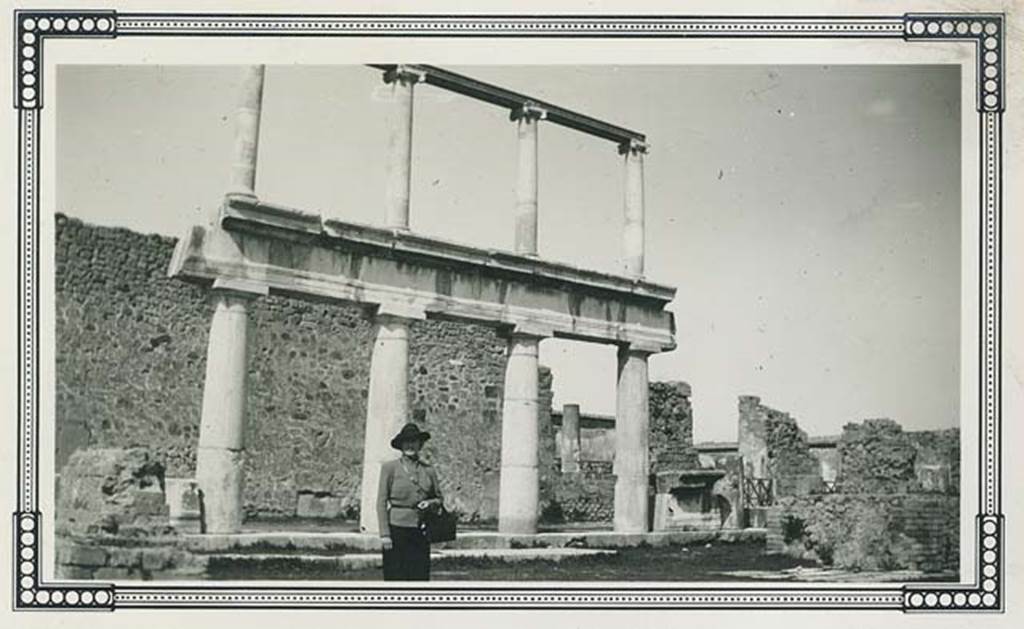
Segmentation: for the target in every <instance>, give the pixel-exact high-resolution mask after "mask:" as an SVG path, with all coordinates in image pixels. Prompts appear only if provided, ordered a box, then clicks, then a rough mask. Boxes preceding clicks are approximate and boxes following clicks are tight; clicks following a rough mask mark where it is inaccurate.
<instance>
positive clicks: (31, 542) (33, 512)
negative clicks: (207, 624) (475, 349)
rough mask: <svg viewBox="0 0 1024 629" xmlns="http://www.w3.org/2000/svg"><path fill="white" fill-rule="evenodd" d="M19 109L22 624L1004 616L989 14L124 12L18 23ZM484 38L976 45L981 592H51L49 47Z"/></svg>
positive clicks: (995, 83) (26, 16) (164, 588)
mask: <svg viewBox="0 0 1024 629" xmlns="http://www.w3.org/2000/svg"><path fill="white" fill-rule="evenodd" d="M14 19H15V37H16V39H15V41H14V51H13V55H14V60H15V63H14V85H15V86H16V89H15V91H14V103H13V104H14V107H15V108H16V109H17V110H18V114H17V117H18V135H17V142H18V145H17V154H18V197H17V208H18V210H17V211H18V217H19V233H18V240H19V250H18V260H19V264H18V269H17V273H18V303H17V312H18V330H17V334H18V357H17V365H18V372H19V380H18V385H19V391H18V416H17V419H18V421H17V431H18V432H17V450H18V453H17V473H18V477H17V479H16V482H17V487H18V493H17V511H16V512H15V513H14V515H13V518H14V519H13V532H14V537H15V546H14V552H15V556H14V562H13V565H12V566H11V567H10V569H11V570H12V571H13V573H14V577H13V578H14V593H13V594H14V605H15V609H16V610H39V611H43V610H46V611H58V610H83V609H97V610H116V609H126V608H134V609H158V608H159V609H169V608H173V609H210V608H218V607H231V608H235V609H237V608H253V609H258V608H296V609H298V608H352V609H371V608H388V609H395V608H410V609H429V608H446V609H452V608H466V609H470V608H489V607H494V608H497V607H500V608H522V609H526V608H531V609H532V608H547V609H609V608H614V609H652V608H662V609H813V610H855V609H868V610H892V611H936V612H954V611H955V612H965V611H975V612H977V611H988V612H1000V611H1002V610H1004V609H1005V607H1006V605H1005V596H1006V594H1007V592H1008V590H1007V588H1006V585H1005V580H1004V562H1003V553H1004V546H1005V544H1004V522H1003V510H1002V505H1001V497H1002V496H1001V490H1002V486H1003V485H1002V475H1001V470H1002V468H1001V465H1002V457H1001V433H1002V430H1001V420H1002V417H1001V408H1000V404H1001V394H1000V379H1001V355H1002V354H1001V345H1000V343H1001V325H1002V321H1001V301H1002V299H1001V298H1002V285H1001V281H1002V250H1001V242H1002V202H1003V201H1002V200H1003V187H1002V159H1003V143H1002V123H1003V112H1004V107H1005V101H1006V98H1005V93H1006V91H1005V74H1006V72H1005V70H1006V67H1005V56H1006V46H1005V39H1004V33H1005V30H1006V27H1007V24H1006V20H1005V16H1004V15H1002V14H990V13H950V14H930V13H929V14H925V13H909V14H904V15H892V16H877V17H863V16H816V17H809V16H808V17H795V16H787V17H727V16H723V17H707V16H614V17H602V16H578V17H537V16H522V17H518V16H485V15H477V16H471V15H464V16H455V15H452V16H410V15H393V16H388V15H374V16H360V15H336V16H323V15H315V16H314V15H309V16H304V15H301V14H299V15H268V14H260V15H255V14H253V15H246V14H217V15H213V14H202V13H196V14H174V15H168V14H160V13H116V12H114V11H72V10H46V11H34V10H18V11H15V18H14ZM467 35H472V36H475V37H494V38H551V37H561V38H565V37H589V38H594V37H605V38H611V37H616V38H640V37H646V38H652V37H654V38H673V37H686V38H703V39H709V40H713V39H717V38H749V39H760V40H765V41H773V40H782V39H792V38H816V39H831V38H835V39H859V40H876V39H888V40H902V41H905V42H907V44H908V45H913V44H914V43H915V42H944V41H945V42H960V43H963V42H968V43H974V44H975V56H976V65H977V73H976V80H977V85H976V103H975V107H976V110H977V114H978V117H977V120H978V125H979V130H980V133H979V135H980V163H979V164H978V171H977V176H978V186H979V189H980V198H979V199H978V206H977V213H978V217H979V221H980V226H981V229H980V234H979V237H980V243H979V253H980V273H981V278H980V291H979V294H978V296H977V298H978V301H977V308H978V311H979V314H980V338H979V339H978V343H979V348H980V355H979V356H978V357H977V359H978V361H979V364H980V374H979V378H980V380H979V385H978V387H979V389H978V390H979V399H978V401H977V408H978V415H977V417H975V418H973V419H970V421H974V422H976V423H977V429H978V441H979V444H980V448H979V452H978V461H977V463H978V482H979V484H980V486H979V488H978V490H979V494H978V496H979V500H978V504H977V512H976V530H975V536H976V556H975V557H974V563H975V579H974V580H973V582H970V583H959V584H925V583H922V584H906V585H900V584H893V585H882V586H871V587H845V586H844V587H821V586H814V585H802V586H799V587H788V586H787V587H770V586H769V587H765V586H761V585H758V586H753V585H739V586H734V587H733V586H730V587H725V586H721V585H717V586H708V587H688V586H683V585H678V586H677V585H671V584H666V585H664V586H659V587H654V588H652V587H631V586H629V585H628V584H614V585H609V586H607V587H574V586H552V585H545V584H541V583H536V584H529V585H524V586H521V587H516V588H508V587H500V586H493V587H490V586H481V585H472V586H466V587H455V586H448V587H437V586H433V587H420V588H408V587H404V588H403V587H392V588H387V589H385V588H383V587H380V586H377V587H368V586H361V587H356V586H345V585H338V586H335V585H332V586H323V587H301V588H299V587H288V586H287V584H284V583H282V584H281V585H280V586H274V587H263V586H261V587H246V586H244V585H239V586H231V585H225V584H220V583H213V582H205V583H197V584H195V585H189V586H180V585H162V584H159V583H146V584H141V583H140V584H116V585H115V584H103V583H93V582H78V583H58V582H45V581H44V580H43V579H42V577H41V575H42V573H43V560H44V558H45V557H46V555H48V554H49V553H50V552H52V551H49V550H48V549H46V548H43V547H42V543H41V537H42V535H41V529H42V519H43V518H44V517H45V516H46V515H47V514H44V513H41V512H40V508H39V490H40V488H39V473H38V466H39V445H38V444H39V438H38V434H39V421H40V417H39V415H38V409H39V403H38V400H39V395H40V390H39V383H38V373H39V364H38V363H39V358H38V346H39V339H40V335H39V326H38V323H39V320H40V306H39V302H38V298H39V274H40V260H39V255H38V254H39V237H40V236H39V224H40V223H39V220H40V218H39V214H40V212H39V184H38V182H39V175H40V168H41V166H40V164H41V160H40V155H39V151H40V146H41V145H40V139H39V132H40V127H41V119H42V116H43V115H44V113H46V115H52V109H49V110H47V109H44V94H43V91H42V88H43V80H42V79H43V77H42V72H43V67H44V65H43V53H44V49H45V43H46V42H47V41H48V40H50V39H54V38H81V39H110V38H129V37H134V38H154V37H161V38H182V39H187V38H193V39H192V41H193V42H197V41H200V40H197V39H195V37H196V36H202V37H204V38H210V37H266V36H275V37H294V36H302V37H327V38H330V37H363V36H374V37H414V36H415V37H423V36H431V37H439V38H444V37H450V38H457V37H465V36H467Z"/></svg>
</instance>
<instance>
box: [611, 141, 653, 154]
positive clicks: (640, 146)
mask: <svg viewBox="0 0 1024 629" xmlns="http://www.w3.org/2000/svg"><path fill="white" fill-rule="evenodd" d="M650 148H651V145H650V144H648V143H647V142H644V141H642V140H629V141H628V142H623V143H622V144H620V145H619V155H626V154H627V153H628V154H630V155H646V154H647V151H649V150H650Z"/></svg>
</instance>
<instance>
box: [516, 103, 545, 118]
mask: <svg viewBox="0 0 1024 629" xmlns="http://www.w3.org/2000/svg"><path fill="white" fill-rule="evenodd" d="M508 117H509V119H510V120H520V119H522V120H531V121H534V120H544V119H545V118H547V117H548V110H547V109H544V108H543V107H541V106H540V105H537V104H536V103H530V102H526V103H523V104H522V105H521V106H519V107H516V108H515V109H513V110H511V111H510V112H509V114H508Z"/></svg>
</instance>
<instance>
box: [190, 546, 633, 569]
mask: <svg viewBox="0 0 1024 629" xmlns="http://www.w3.org/2000/svg"><path fill="white" fill-rule="evenodd" d="M615 554H617V551H615V550H609V549H590V548H522V549H501V548H479V549H449V550H433V551H431V553H430V559H431V564H432V565H433V566H435V567H441V568H443V567H444V565H445V564H446V563H447V562H450V561H456V560H461V559H490V560H496V561H503V562H508V563H516V562H521V561H562V560H564V559H568V558H573V557H594V556H613V555H615ZM209 557H210V561H211V562H212V563H214V564H216V566H217V567H218V568H220V569H224V568H225V567H226V566H227V565H229V564H230V565H231V566H233V567H235V568H238V567H240V566H241V567H246V568H249V567H251V568H252V569H254V570H255V571H258V570H259V566H260V564H265V563H268V562H275V563H291V564H296V565H299V566H305V567H314V566H315V567H317V568H321V569H330V570H337V571H339V572H345V571H355V570H370V569H379V568H380V567H381V563H382V558H381V554H380V553H379V552H377V553H347V554H339V555H325V554H294V553H293V554H283V553H216V554H212V555H209Z"/></svg>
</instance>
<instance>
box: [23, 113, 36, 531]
mask: <svg viewBox="0 0 1024 629" xmlns="http://www.w3.org/2000/svg"><path fill="white" fill-rule="evenodd" d="M18 114H19V116H18V118H19V121H18V122H19V124H18V208H19V209H20V213H19V214H18V411H19V413H18V414H19V418H18V419H19V421H18V509H19V510H22V511H28V510H32V509H35V508H36V507H37V504H36V493H35V491H36V485H37V484H38V482H39V474H38V471H37V468H36V461H37V460H38V458H39V457H38V448H39V444H38V442H37V440H36V437H37V435H38V433H39V427H38V425H37V423H36V409H37V408H38V405H37V393H38V389H39V387H38V382H37V378H36V376H37V374H38V365H37V364H36V363H37V360H36V358H37V355H38V353H37V351H36V348H37V346H38V343H39V338H38V337H39V335H38V334H37V330H38V322H39V307H38V299H37V297H38V291H39V282H38V278H39V268H38V266H39V265H38V263H37V260H38V259H39V257H38V252H39V243H38V240H37V237H36V235H37V231H38V230H37V228H38V216H37V213H36V205H37V203H36V200H37V198H38V189H37V187H36V174H37V173H38V171H39V134H38V128H39V111H38V110H34V109H23V110H21V111H20V112H18Z"/></svg>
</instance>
